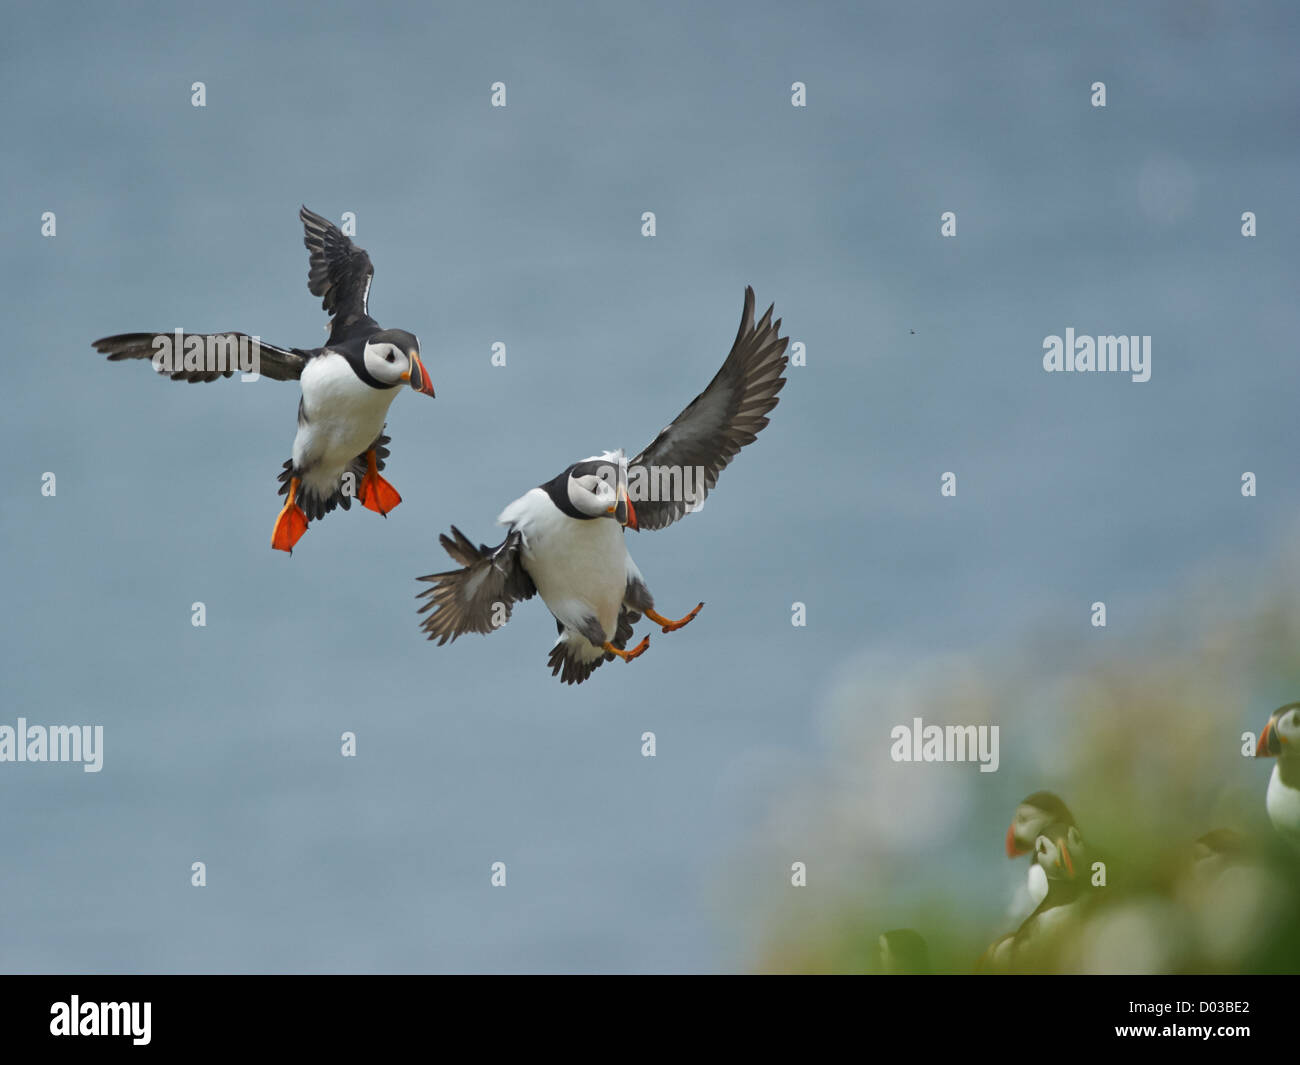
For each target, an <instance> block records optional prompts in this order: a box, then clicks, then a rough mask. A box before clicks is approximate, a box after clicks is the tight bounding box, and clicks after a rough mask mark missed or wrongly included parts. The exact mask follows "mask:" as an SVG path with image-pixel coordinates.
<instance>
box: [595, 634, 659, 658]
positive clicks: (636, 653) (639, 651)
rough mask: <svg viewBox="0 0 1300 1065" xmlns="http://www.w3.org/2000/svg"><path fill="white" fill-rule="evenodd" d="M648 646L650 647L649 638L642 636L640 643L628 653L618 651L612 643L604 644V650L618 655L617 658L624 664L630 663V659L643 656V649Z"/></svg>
mask: <svg viewBox="0 0 1300 1065" xmlns="http://www.w3.org/2000/svg"><path fill="white" fill-rule="evenodd" d="M649 646H650V637H649V636H643V637H641V642H640V643H639V644H637V645H636V646H635V647H633V648H632V650H630V651H620V650H619V649H618V648H617V647H615V646H614V645H613V644H612V643H606V644H605V650H606V651H608V652H609V653H610V654H614V655H618V657H619V658H621V659H623V661H624V662H631V661H632V659H634V658H640V657H641V656H642V655H643V654H645V649H646V648H647V647H649Z"/></svg>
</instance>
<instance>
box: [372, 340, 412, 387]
mask: <svg viewBox="0 0 1300 1065" xmlns="http://www.w3.org/2000/svg"><path fill="white" fill-rule="evenodd" d="M363 357H364V359H365V363H366V370H367V372H368V373H369V374H370V376H371V377H373V378H374V379H375V380H376V381H378V382H379V383H380V384H381V385H394V386H395V385H400V384H402V383H403V382H404V381H409V380H410V378H411V357H410V355H408V354H407V353H406V352H405V351H403V350H402V349H401V348H399V347H398V346H397V345H396V344H390V343H389V342H388V341H386V340H385V341H379V342H378V343H374V344H366V350H365V354H364V356H363Z"/></svg>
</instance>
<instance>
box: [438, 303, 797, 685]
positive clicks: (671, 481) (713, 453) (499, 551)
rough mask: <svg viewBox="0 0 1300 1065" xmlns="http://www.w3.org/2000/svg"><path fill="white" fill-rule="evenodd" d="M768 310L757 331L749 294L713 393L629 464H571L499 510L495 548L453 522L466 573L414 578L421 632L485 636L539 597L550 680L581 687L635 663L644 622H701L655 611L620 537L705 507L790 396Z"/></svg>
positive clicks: (673, 625)
mask: <svg viewBox="0 0 1300 1065" xmlns="http://www.w3.org/2000/svg"><path fill="white" fill-rule="evenodd" d="M772 310H773V308H772V307H769V308H768V309H767V313H766V314H764V315H763V317H762V318H761V319H760V320H759V321H758V322H757V324H755V322H754V290H753V289H752V288H746V289H745V308H744V312H743V314H742V315H741V320H740V329H739V331H738V332H737V334H736V341H735V344H733V345H732V348H731V353H730V354H729V355H728V356H727V359H726V361H725V362H724V363H723V364H722V368H721V369H720V370H719V371H718V372H717V374H716V375H715V376H714V378H713V380H712V382H711V383H710V384H709V387H708V388H706V389H705V390H704V391H703V392H701V393H700V394H699V395H698V396H696V397H695V399H694V400H693V401H692V402H691V404H690V405H689V406H688V407H687V408H686V409H685V410H684V411H682V412H681V414H679V415H678V416H677V418H676V419H675V420H674V421H673V422H672V424H670V425H669V426H667V427H666V428H665V429H664V430H663V431H662V432H661V433H660V434H659V435H658V436H657V437H655V439H654V441H653V442H652V443H651V444H650V445H649V447H647V448H646V449H645V450H644V451H642V452H640V454H638V455H637V456H636V457H635V458H633V459H632V460H631V461H629V460H628V459H627V458H626V457H625V456H624V453H623V451H621V450H618V451H606V452H604V453H602V454H600V455H596V456H593V457H592V458H587V459H583V460H582V461H580V462H575V463H573V464H572V465H570V466H569V467H568V468H566V469H565V470H563V471H562V472H561V473H559V474H558V475H557V476H555V477H553V478H551V479H550V480H549V481H547V482H545V483H544V484H542V485H541V486H539V487H537V488H534V489H532V490H531V491H529V492H527V493H525V494H524V495H523V496H521V497H520V498H519V499H516V500H515V501H514V502H513V503H511V504H510V505H509V506H508V507H506V509H505V510H504V511H502V512H501V515H500V517H499V518H498V519H497V521H498V523H499V524H501V525H505V526H507V527H508V530H509V531H508V532H507V534H506V538H505V540H503V541H502V542H501V543H500V544H498V545H497V546H496V547H488V546H487V545H486V544H483V545H480V546H479V547H475V546H474V544H473V542H472V541H471V540H470V539H469V538H468V537H466V536H465V535H464V533H462V532H461V531H460V530H459V529H457V528H456V527H455V526H454V525H453V526H452V529H451V536H450V537H448V536H442V537H441V538H440V539H441V542H442V546H443V548H444V549H445V550H446V551H447V553H448V554H449V555H450V556H451V557H452V558H453V559H454V560H455V561H456V562H457V563H459V564H460V566H461V567H463V568H461V569H455V570H449V571H447V572H444V573H433V574H430V575H429V576H426V577H420V578H419V579H420V580H422V581H428V582H430V584H431V585H432V587H429V588H426V589H425V590H424V591H423V592H420V593H419V595H418V596H417V598H425V599H427V602H425V603H424V604H423V605H422V606H421V607H420V608H419V609H420V613H425V612H428V617H426V618H425V619H424V621H423V622H422V626H421V627H422V628H423V629H424V631H425V632H426V633H427V634H428V638H429V639H430V640H437V641H438V643H439V645H441V644H444V643H446V642H447V641H448V640H455V639H456V638H457V637H458V636H462V635H464V634H465V633H467V632H480V633H487V632H492V631H494V630H495V629H497V628H499V627H500V626H501V625H503V624H505V622H506V621H507V620H508V619H509V617H510V613H511V610H512V608H513V605H514V604H515V603H516V602H519V601H521V600H524V599H531V598H532V597H533V595H534V594H539V595H541V597H542V600H543V602H545V603H546V605H547V607H548V608H549V609H550V611H551V614H552V615H553V616H554V617H555V623H556V627H557V628H558V630H559V638H558V639H557V640H556V642H555V645H554V646H553V647H552V648H551V653H550V660H549V662H548V665H550V667H551V674H552V676H555V675H558V676H559V677H560V680H561V681H562V682H563V683H565V684H580V683H582V682H583V681H584V680H586V679H587V678H588V677H589V676H591V673H592V671H593V670H594V669H596V668H597V667H598V666H600V665H601V663H603V662H608V661H612V660H613V659H614V658H622V659H624V660H625V661H631V660H632V659H634V658H636V657H638V656H639V655H641V654H642V653H643V652H644V651H645V649H646V647H647V646H648V645H649V642H650V641H649V637H645V638H644V639H642V640H641V642H640V643H639V644H637V645H636V646H635V647H634V648H632V649H631V650H628V648H627V645H628V642H629V641H630V640H631V639H632V629H633V626H634V625H635V624H636V623H637V622H638V621H640V620H641V616H642V615H645V616H646V617H647V618H649V619H650V620H651V621H653V622H655V623H656V624H658V625H660V626H662V628H663V631H664V632H672V631H673V630H675V629H679V628H681V627H682V626H683V625H686V624H687V623H688V622H690V621H691V619H692V618H694V617H695V615H696V614H698V613H699V611H700V609H701V607H703V606H704V604H703V603H701V604H700V605H699V606H697V607H695V609H694V610H692V611H691V612H690V613H688V614H687V615H686V616H685V617H683V618H679V619H677V620H672V619H669V618H666V617H664V616H663V615H661V614H659V613H658V612H656V610H655V601H654V596H652V595H651V594H650V590H649V588H648V587H647V586H646V582H645V579H644V578H643V577H642V576H641V571H640V570H638V569H637V567H636V563H635V562H633V561H632V558H631V556H630V555H629V554H628V552H627V547H626V545H625V543H624V529H625V527H631V528H633V529H647V530H648V529H662V528H664V527H665V526H667V525H670V524H672V523H673V522H674V521H676V520H677V519H678V518H681V517H683V516H684V515H686V514H688V513H690V511H691V510H693V509H698V507H699V506H700V505H701V504H702V503H703V501H704V498H705V496H706V495H707V494H708V492H709V491H710V490H712V488H713V487H714V485H716V484H717V481H718V475H719V474H720V473H721V472H722V470H723V469H724V468H725V467H726V465H727V464H728V463H729V462H730V461H731V460H732V459H733V458H735V457H736V455H737V453H738V452H739V451H740V449H741V448H742V447H744V446H745V445H746V444H749V443H752V442H753V440H754V438H755V437H756V436H757V434H758V433H759V431H760V430H761V429H762V428H763V427H764V426H765V425H767V422H768V419H767V413H768V412H769V411H770V410H771V409H772V408H773V407H775V406H776V404H777V393H778V392H780V391H781V389H782V388H783V387H785V381H786V379H785V377H784V373H785V368H786V363H787V361H788V360H787V359H786V356H785V348H786V344H787V342H788V341H787V338H784V337H781V336H780V335H779V333H780V329H781V320H780V319H777V320H776V321H775V322H773V321H772Z"/></svg>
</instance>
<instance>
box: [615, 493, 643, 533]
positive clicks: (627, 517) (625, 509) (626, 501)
mask: <svg viewBox="0 0 1300 1065" xmlns="http://www.w3.org/2000/svg"><path fill="white" fill-rule="evenodd" d="M614 518H615V520H616V521H617V522H618V523H619V524H620V525H622V526H625V527H626V526H631V527H632V528H633V529H637V530H638V531H640V526H639V525H637V523H636V507H634V506H632V498H631V497H630V496H629V495H628V494H627V485H625V484H621V483H620V484H619V486H618V502H617V503H616V504H615V505H614Z"/></svg>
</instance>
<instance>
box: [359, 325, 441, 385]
mask: <svg viewBox="0 0 1300 1065" xmlns="http://www.w3.org/2000/svg"><path fill="white" fill-rule="evenodd" d="M361 358H362V361H363V362H364V363H365V368H366V372H367V373H369V374H370V376H371V377H373V378H374V379H375V380H376V381H378V382H379V383H380V385H382V386H384V387H386V388H396V387H397V386H398V385H400V384H402V383H403V382H409V383H410V386H411V387H412V388H413V389H415V390H416V391H417V392H423V393H424V394H425V395H426V396H431V395H433V382H432V381H430V380H429V371H428V370H426V369H425V368H424V363H423V362H421V361H420V342H419V340H417V339H416V337H415V334H414V333H408V332H407V331H406V330H405V329H381V330H379V332H377V333H375V334H374V335H372V336H371V337H370V339H369V340H367V341H366V347H365V350H364V351H363V352H362V355H361Z"/></svg>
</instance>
